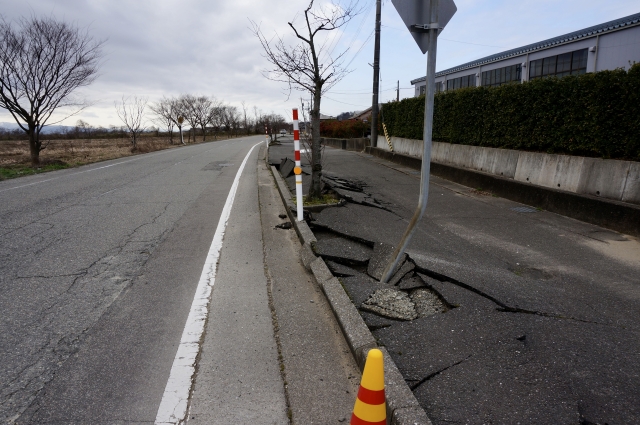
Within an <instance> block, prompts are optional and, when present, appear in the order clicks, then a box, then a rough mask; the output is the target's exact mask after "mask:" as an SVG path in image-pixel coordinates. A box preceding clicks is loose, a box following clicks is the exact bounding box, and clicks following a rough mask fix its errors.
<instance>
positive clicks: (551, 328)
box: [270, 140, 640, 425]
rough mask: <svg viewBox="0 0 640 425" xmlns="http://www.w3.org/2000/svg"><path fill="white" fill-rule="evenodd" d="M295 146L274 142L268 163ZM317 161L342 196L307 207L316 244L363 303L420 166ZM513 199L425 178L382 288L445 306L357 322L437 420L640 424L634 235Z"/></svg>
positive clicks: (401, 225) (402, 218)
mask: <svg viewBox="0 0 640 425" xmlns="http://www.w3.org/2000/svg"><path fill="white" fill-rule="evenodd" d="M291 150H292V146H291V144H290V143H289V142H288V141H286V140H285V141H283V143H282V145H280V146H275V147H272V149H271V156H270V161H271V162H272V163H274V164H275V163H279V161H280V158H281V157H284V156H286V155H289V156H291V153H290V151H291ZM303 170H305V171H309V168H308V167H303ZM324 170H325V172H326V174H327V177H328V178H327V179H326V180H325V181H326V183H327V184H328V185H330V186H333V187H334V188H336V187H337V189H338V190H336V192H338V193H339V194H340V195H341V197H343V198H345V199H346V200H347V203H346V204H345V205H344V206H342V207H336V208H327V209H325V210H323V211H322V212H319V213H314V214H313V220H312V221H311V222H310V225H311V227H312V229H313V230H314V233H315V234H316V237H317V238H318V244H317V246H316V252H317V253H318V254H320V255H322V256H323V257H325V259H326V260H330V262H329V267H330V268H331V269H332V271H333V272H334V274H335V275H336V276H340V278H341V279H342V282H343V285H344V286H345V289H346V290H347V292H348V293H349V295H350V296H351V297H352V299H353V300H354V303H355V304H356V306H357V307H359V308H361V304H362V303H363V302H364V301H365V300H367V299H368V298H369V297H371V295H372V294H373V293H374V292H375V291H376V290H378V289H380V288H381V287H382V286H381V285H382V284H380V283H379V282H377V281H376V280H374V279H372V278H371V276H374V274H372V268H371V262H372V259H373V258H376V255H379V254H376V249H377V248H378V246H379V245H380V244H381V243H382V244H394V243H397V241H398V240H399V238H400V236H401V235H402V233H403V232H404V230H405V229H406V226H407V224H408V221H409V219H410V217H411V215H412V214H413V211H414V209H415V207H416V204H417V199H418V193H419V184H420V180H419V173H417V172H416V171H415V170H412V169H408V168H406V167H402V166H399V165H397V164H392V163H390V162H387V161H384V160H382V159H379V158H375V157H372V156H370V155H365V154H360V153H354V152H347V151H342V150H338V149H332V148H326V151H325V158H324ZM305 177H306V176H305ZM289 180H291V178H289V179H288V181H289ZM306 180H308V178H306ZM289 183H291V182H289ZM305 183H306V184H308V181H306V182H305ZM336 184H337V185H338V186H336ZM360 191H361V192H360ZM364 201H366V202H364ZM372 204H375V205H372ZM518 207H522V205H521V204H517V203H514V202H511V201H508V200H505V199H501V198H498V197H494V196H492V195H491V194H490V193H487V192H485V191H483V190H482V188H468V187H464V186H461V185H458V184H454V183H452V182H448V181H446V180H443V179H439V178H436V177H433V176H432V181H431V186H430V191H429V204H428V207H427V212H426V216H425V218H424V219H423V220H422V222H421V223H420V224H419V226H418V228H417V232H416V234H415V236H414V238H413V240H412V242H411V244H410V246H409V249H408V251H407V254H408V258H407V260H406V261H407V263H406V264H409V266H407V267H405V270H404V271H402V273H404V274H403V275H402V276H396V277H395V278H394V283H396V285H397V286H392V285H386V286H385V287H390V288H393V289H394V290H400V291H404V292H406V293H409V294H413V292H412V291H415V290H416V288H420V290H423V291H424V290H428V291H429V293H431V294H433V296H434V297H437V299H439V300H441V301H442V303H443V305H444V306H446V307H447V308H443V309H442V311H444V312H440V313H434V314H430V315H427V316H425V317H419V318H417V319H415V320H407V321H400V320H392V319H391V318H389V317H383V316H381V315H378V314H374V313H372V312H370V311H369V312H366V311H363V310H362V309H361V314H362V316H363V318H364V319H365V322H366V323H367V325H368V326H369V328H370V329H371V330H372V332H373V334H374V336H375V337H376V338H377V339H378V342H379V343H380V344H381V345H384V346H386V348H387V350H388V351H389V353H390V354H391V356H392V357H393V359H394V361H395V363H396V364H397V365H398V367H399V369H400V371H401V372H402V373H403V376H404V378H405V380H406V381H407V383H408V384H409V386H410V387H411V388H412V390H413V392H414V394H415V396H416V397H417V399H418V401H419V402H420V403H421V405H422V407H423V408H424V409H425V410H426V412H427V414H428V415H429V417H430V419H431V420H432V421H433V423H434V424H437V425H439V424H485V423H499V424H525V423H540V424H557V423H563V424H565V423H566V424H580V425H587V424H610V425H613V424H631V423H640V404H638V402H637V400H638V399H640V324H639V322H638V317H640V243H639V241H638V240H637V239H636V238H633V237H631V236H628V235H621V234H618V233H616V232H613V231H610V230H607V229H604V228H600V227H597V226H593V225H590V224H586V223H582V222H579V221H576V220H573V219H569V218H566V217H562V216H559V215H556V214H552V213H548V212H545V211H537V210H535V209H533V212H528V213H523V212H519V211H518V210H514V208H518ZM520 211H521V210H520ZM354 244H355V245H354ZM365 257H368V259H367V258H365ZM367 264H368V266H367ZM398 273H401V271H398ZM369 299H370V298H369Z"/></svg>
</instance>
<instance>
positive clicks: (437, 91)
mask: <svg viewBox="0 0 640 425" xmlns="http://www.w3.org/2000/svg"><path fill="white" fill-rule="evenodd" d="M443 89H444V85H443V84H442V81H440V82H439V83H436V93H440V92H441V91H442V90H443Z"/></svg>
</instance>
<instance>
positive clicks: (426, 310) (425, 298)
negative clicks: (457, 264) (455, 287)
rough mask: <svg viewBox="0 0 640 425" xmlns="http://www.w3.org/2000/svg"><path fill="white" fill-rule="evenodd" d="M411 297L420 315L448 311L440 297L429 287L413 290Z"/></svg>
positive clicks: (425, 315)
mask: <svg viewBox="0 0 640 425" xmlns="http://www.w3.org/2000/svg"><path fill="white" fill-rule="evenodd" d="M410 297H411V301H413V304H414V306H415V309H416V313H418V317H427V316H433V315H434V314H438V313H445V312H446V311H447V306H445V305H444V303H443V302H442V300H441V299H440V297H438V296H437V295H436V294H434V293H433V292H432V291H430V290H428V289H423V288H420V289H415V290H413V291H411V296H410Z"/></svg>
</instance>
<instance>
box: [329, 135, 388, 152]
mask: <svg viewBox="0 0 640 425" xmlns="http://www.w3.org/2000/svg"><path fill="white" fill-rule="evenodd" d="M320 141H321V143H322V144H323V145H326V146H331V147H332V148H338V149H345V150H348V151H358V152H360V151H363V150H364V148H365V147H366V146H367V145H368V143H369V139H366V138H360V139H331V138H328V137H322V138H320ZM385 143H386V142H385Z"/></svg>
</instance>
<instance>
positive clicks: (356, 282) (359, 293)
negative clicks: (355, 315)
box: [340, 273, 391, 308]
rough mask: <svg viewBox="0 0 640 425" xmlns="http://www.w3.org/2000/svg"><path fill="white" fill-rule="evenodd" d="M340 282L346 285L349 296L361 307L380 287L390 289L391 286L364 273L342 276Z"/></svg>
mask: <svg viewBox="0 0 640 425" xmlns="http://www.w3.org/2000/svg"><path fill="white" fill-rule="evenodd" d="M340 282H342V285H343V286H344V289H345V291H347V294H348V295H349V298H351V300H352V301H353V304H354V305H355V306H356V307H357V308H360V306H361V305H362V303H363V302H365V301H366V300H367V299H369V297H370V296H371V294H373V293H374V292H376V291H377V290H378V289H389V288H391V286H389V285H386V284H384V283H380V282H378V281H377V280H374V279H371V278H370V277H369V276H367V275H366V274H363V273H358V274H356V275H354V276H350V277H343V278H340Z"/></svg>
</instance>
